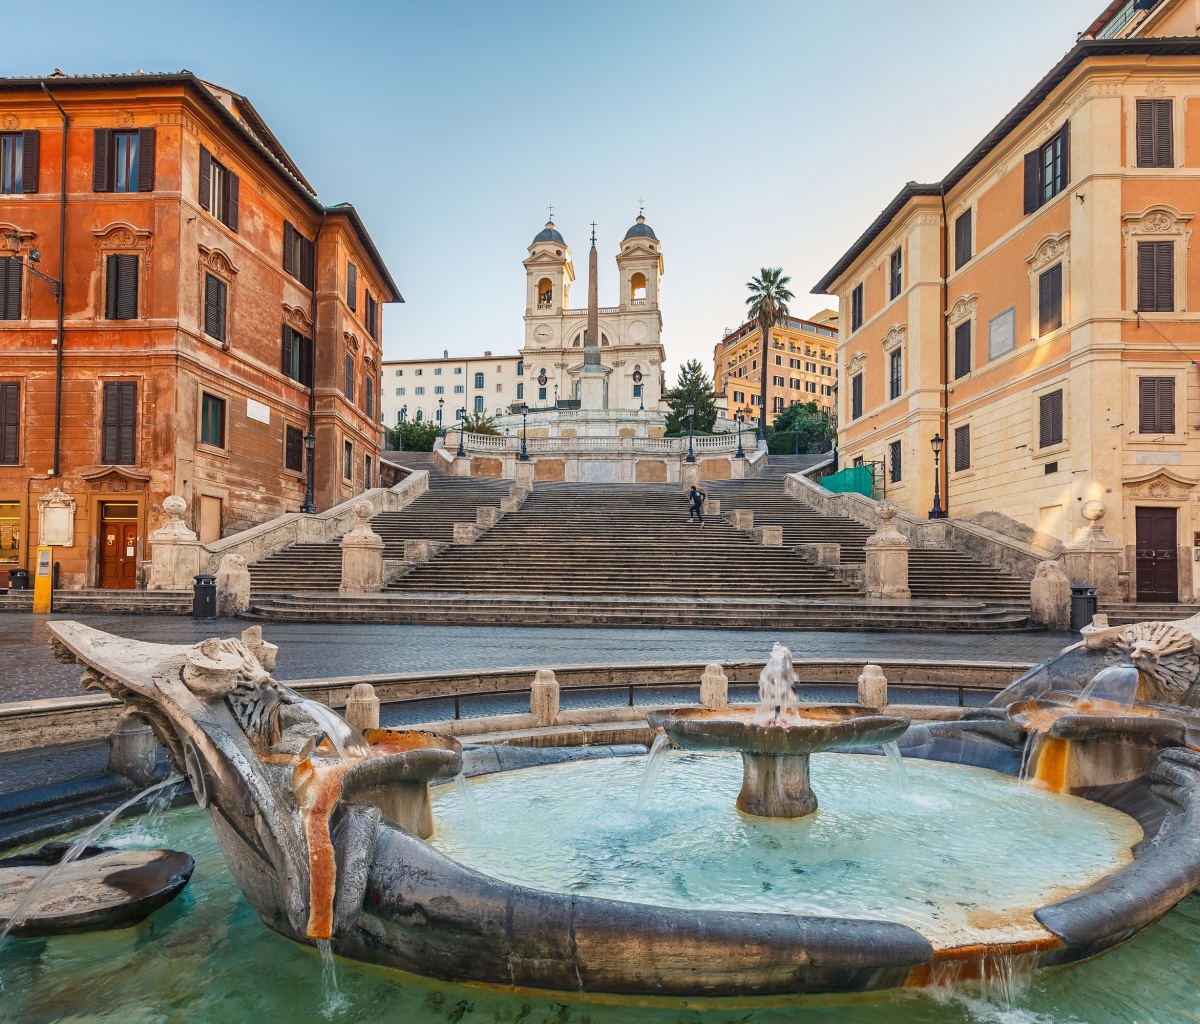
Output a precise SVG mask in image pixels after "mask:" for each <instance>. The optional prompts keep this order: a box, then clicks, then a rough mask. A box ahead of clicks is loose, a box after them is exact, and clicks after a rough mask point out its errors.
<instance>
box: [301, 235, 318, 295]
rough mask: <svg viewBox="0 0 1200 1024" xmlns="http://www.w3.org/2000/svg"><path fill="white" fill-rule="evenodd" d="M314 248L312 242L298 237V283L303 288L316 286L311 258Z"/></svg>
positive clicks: (313, 254)
mask: <svg viewBox="0 0 1200 1024" xmlns="http://www.w3.org/2000/svg"><path fill="white" fill-rule="evenodd" d="M315 254H316V253H315V246H314V245H313V243H312V241H311V240H309V239H307V238H305V237H304V236H303V235H301V236H300V283H301V284H302V285H304V287H305V288H312V287H313V286H314V285H315V284H316V275H315V273H314V271H315V268H314V266H313V258H314V256H315Z"/></svg>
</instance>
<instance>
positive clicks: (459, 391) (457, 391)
mask: <svg viewBox="0 0 1200 1024" xmlns="http://www.w3.org/2000/svg"><path fill="white" fill-rule="evenodd" d="M465 390H466V388H464V387H463V386H462V385H461V384H455V385H454V393H455V394H456V395H461V394H462V393H463V392H464V391H465Z"/></svg>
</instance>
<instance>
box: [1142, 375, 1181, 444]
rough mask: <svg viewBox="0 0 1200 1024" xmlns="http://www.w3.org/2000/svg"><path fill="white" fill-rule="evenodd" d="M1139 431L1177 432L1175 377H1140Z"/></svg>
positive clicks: (1146, 432) (1156, 432) (1148, 432)
mask: <svg viewBox="0 0 1200 1024" xmlns="http://www.w3.org/2000/svg"><path fill="white" fill-rule="evenodd" d="M1138 433H1139V434H1173V433H1175V378H1174V377H1139V378H1138Z"/></svg>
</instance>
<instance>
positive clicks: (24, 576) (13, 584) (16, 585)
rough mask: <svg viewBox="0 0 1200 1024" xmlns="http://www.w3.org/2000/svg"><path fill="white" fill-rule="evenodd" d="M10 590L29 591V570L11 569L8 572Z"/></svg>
mask: <svg viewBox="0 0 1200 1024" xmlns="http://www.w3.org/2000/svg"><path fill="white" fill-rule="evenodd" d="M8 589H9V590H28V589H29V570H28V569H9V570H8Z"/></svg>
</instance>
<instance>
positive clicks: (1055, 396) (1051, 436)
mask: <svg viewBox="0 0 1200 1024" xmlns="http://www.w3.org/2000/svg"><path fill="white" fill-rule="evenodd" d="M1039 405H1040V406H1041V409H1040V413H1041V415H1040V431H1039V434H1040V436H1039V440H1038V447H1040V448H1049V447H1050V446H1051V445H1055V444H1061V443H1062V438H1063V434H1062V392H1061V391H1052V392H1051V393H1050V394H1048V395H1042V397H1041V398H1040V399H1039Z"/></svg>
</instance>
